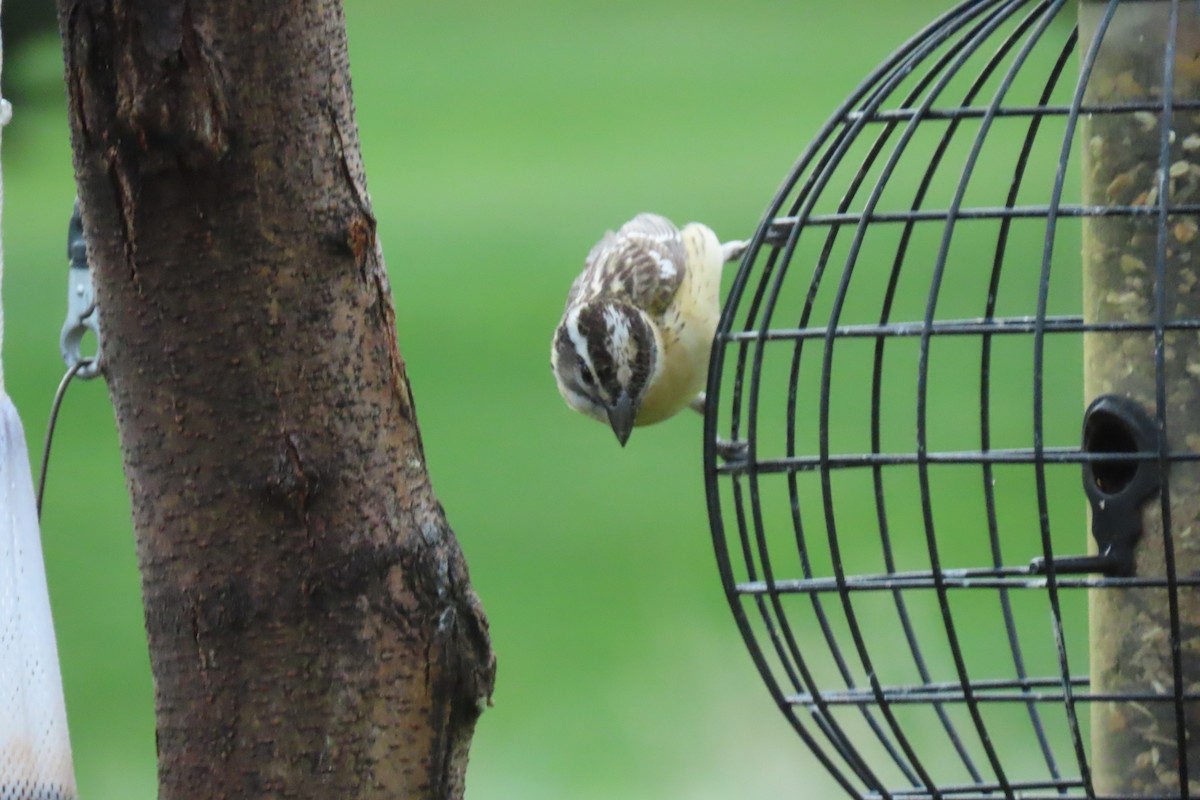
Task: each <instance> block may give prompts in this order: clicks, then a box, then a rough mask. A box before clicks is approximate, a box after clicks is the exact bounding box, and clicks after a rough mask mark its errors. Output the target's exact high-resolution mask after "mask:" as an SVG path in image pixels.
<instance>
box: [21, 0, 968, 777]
mask: <svg viewBox="0 0 1200 800" xmlns="http://www.w3.org/2000/svg"><path fill="white" fill-rule="evenodd" d="M948 6H949V2H947V1H946V0H940V1H938V2H934V1H933V0H920V1H917V0H909V1H908V2H903V3H880V2H878V0H845V1H844V2H840V3H814V2H786V3H784V2H774V1H772V0H754V1H753V2H742V3H728V2H723V0H685V1H680V2H628V1H619V2H610V1H606V2H572V3H569V4H568V3H558V2H550V0H515V1H514V2H509V3H505V4H502V5H496V6H493V5H491V4H484V3H475V2H466V3H442V4H434V3H422V4H417V3H395V2H389V1H388V0H347V9H346V13H347V17H348V24H349V36H350V54H351V63H352V70H353V81H354V89H355V101H356V105H357V110H358V121H359V125H360V129H361V136H362V146H363V151H364V156H365V159H366V164H367V171H368V176H369V187H370V191H371V198H372V201H373V203H374V208H375V213H376V215H377V217H378V220H379V232H380V235H381V237H382V241H383V244H384V249H385V253H386V256H387V261H388V265H389V269H390V272H391V275H392V283H393V288H394V292H395V301H396V306H397V317H398V321H399V322H398V324H399V329H400V341H401V347H402V350H403V352H404V355H405V357H406V359H407V362H408V367H409V375H410V377H411V379H412V383H413V387H414V391H415V393H416V398H417V404H418V410H419V415H420V422H421V426H422V430H423V432H424V439H425V442H426V445H427V455H428V459H429V466H430V470H431V472H432V475H433V480H434V484H435V487H436V489H437V492H438V495H439V497H440V498H441V499H442V501H443V502H444V504H445V506H446V508H447V510H448V513H449V518H450V520H451V522H452V524H453V526H454V528H455V530H456V531H457V533H458V536H459V539H460V541H461V543H462V546H463V548H464V549H465V551H466V554H467V557H468V560H469V563H470V566H471V571H472V577H473V580H474V583H475V586H476V587H477V589H478V591H479V594H480V595H481V597H482V599H483V602H484V605H485V608H486V609H487V612H488V614H489V616H490V619H491V624H492V633H493V637H494V644H495V649H496V652H497V655H498V658H499V676H498V682H497V687H496V695H495V707H494V708H492V709H490V710H489V711H488V712H487V713H486V714H485V715H484V717H483V718H482V720H481V722H480V725H479V728H478V733H477V736H476V739H475V745H474V748H473V751H472V756H471V767H470V772H469V774H468V794H469V796H471V797H474V798H517V797H520V798H530V799H531V800H532V799H534V798H562V797H570V798H584V799H586V798H629V799H631V800H632V799H636V798H647V799H649V798H663V797H676V798H714V799H715V798H749V797H781V796H787V797H830V796H835V795H834V794H833V793H834V792H835V791H837V790H836V789H835V787H834V786H833V784H832V782H831V781H830V779H829V778H827V777H826V776H825V775H824V773H823V772H822V771H821V770H820V768H819V767H818V766H817V763H816V761H815V759H814V758H813V757H811V756H810V755H809V754H808V753H807V751H805V750H804V748H803V746H802V744H801V742H800V741H799V739H798V737H796V736H795V734H794V733H793V732H792V731H791V729H790V728H789V727H788V725H787V724H786V723H785V721H784V720H783V718H782V716H781V715H780V714H779V713H778V712H777V711H776V710H775V708H774V706H773V704H772V703H771V701H770V699H769V697H768V695H767V692H766V690H765V689H764V688H763V686H762V684H761V681H760V679H759V677H758V675H757V673H756V672H755V670H754V668H753V666H752V663H751V661H750V658H749V657H748V656H747V654H746V651H745V648H744V646H743V644H742V642H741V639H740V637H739V635H738V633H737V631H736V629H735V627H734V625H733V623H732V619H731V615H730V613H729V610H728V608H727V606H726V604H725V600H724V597H723V594H722V590H721V587H720V584H719V581H718V578H717V572H716V568H715V565H714V558H713V553H712V544H711V539H710V534H709V528H708V520H707V515H706V510H705V501H704V494H703V482H702V475H701V465H700V446H701V439H700V420H699V419H698V418H693V417H692V416H691V415H687V416H682V417H680V418H679V419H677V420H673V421H672V422H670V424H665V425H662V426H659V427H656V428H653V429H643V430H639V431H638V432H637V433H636V434H635V435H634V436H633V438H632V440H631V442H630V444H629V446H628V447H627V448H626V449H624V450H622V449H620V448H619V447H618V446H617V445H616V442H615V441H614V440H613V437H612V434H611V432H609V431H607V430H606V429H604V428H603V427H602V426H600V425H596V424H595V423H592V422H589V421H587V420H585V419H583V418H582V417H579V416H577V415H575V414H573V413H571V412H570V411H568V410H567V409H566V408H565V406H564V405H563V404H562V402H561V400H560V399H559V397H558V394H557V392H556V391H555V388H554V384H553V381H552V379H551V376H550V373H549V370H548V367H547V361H548V345H549V339H550V334H551V332H552V330H553V328H554V325H555V324H556V322H557V320H558V316H559V314H560V312H561V307H562V302H563V298H564V297H565V293H566V289H567V287H568V286H569V284H570V281H571V280H572V278H573V277H574V275H575V273H576V272H577V271H578V269H579V268H580V267H581V265H582V260H583V256H584V255H585V254H586V252H587V250H588V248H589V247H590V246H591V245H592V243H593V242H594V241H595V240H596V239H597V238H598V237H599V236H600V235H601V234H602V233H603V232H604V230H605V229H607V228H610V227H615V226H617V225H619V224H620V223H621V222H623V221H624V220H625V219H627V218H629V217H630V216H632V215H633V214H635V213H637V212H639V211H643V210H654V211H657V212H660V213H663V214H666V215H667V216H669V217H671V218H673V219H675V220H676V221H677V222H680V223H682V222H684V221H687V220H691V219H698V220H703V221H705V222H707V223H708V224H709V225H711V226H712V227H713V228H714V229H715V230H717V232H718V233H719V234H720V235H721V236H722V237H723V238H737V237H743V236H747V235H749V233H750V232H751V231H752V229H753V226H754V225H755V224H756V222H757V220H758V218H759V216H760V215H761V213H762V212H763V210H764V209H765V207H766V205H767V203H768V201H769V200H770V198H771V196H772V195H773V193H774V192H775V190H776V188H777V186H778V185H779V183H780V182H781V181H782V179H783V178H784V176H785V175H786V173H787V171H788V170H789V168H790V167H791V164H792V163H793V161H794V160H795V158H796V157H797V156H798V154H799V153H800V151H801V150H802V148H803V147H804V145H805V144H806V142H807V141H808V140H809V138H810V137H811V136H812V135H813V134H814V133H815V132H816V130H817V129H818V127H819V126H820V124H821V123H822V122H823V121H824V119H825V118H826V117H827V116H828V115H829V113H830V112H831V111H832V109H833V108H834V107H835V106H836V105H837V104H838V103H839V102H840V101H841V100H842V99H843V98H844V97H845V95H847V94H848V93H849V92H850V91H851V90H852V89H853V88H854V86H855V85H856V84H857V83H858V81H859V80H860V79H861V78H862V77H863V76H864V75H865V74H866V73H867V72H868V70H869V69H871V68H872V67H873V66H874V65H875V64H876V63H877V62H878V61H879V60H881V59H882V58H883V57H884V56H885V55H886V54H887V53H888V52H889V51H890V50H891V49H892V48H893V47H895V46H897V45H898V44H899V43H900V42H901V41H903V40H904V39H905V38H907V37H908V36H909V35H910V34H912V33H913V32H915V31H916V30H917V29H918V28H919V27H921V26H922V25H924V24H925V23H926V22H928V21H929V20H931V19H932V18H933V16H934V15H935V14H936V13H940V12H941V11H942V10H944V9H945V8H947V7H948ZM6 55H7V58H6V64H5V83H6V85H7V86H16V87H19V90H20V91H21V93H22V94H21V96H22V97H23V98H24V100H23V102H22V103H21V104H20V105H19V106H18V107H17V108H16V110H15V119H14V122H13V123H12V125H11V126H10V127H9V128H7V129H6V132H5V139H4V178H5V199H6V203H5V208H4V247H5V263H6V267H7V269H6V270H5V276H4V280H5V282H4V299H5V301H6V302H5V311H6V318H5V322H6V326H5V333H6V338H5V348H4V356H5V367H6V375H7V378H8V388H9V391H10V393H11V394H12V395H13V397H14V399H15V401H16V402H17V404H18V407H19V408H20V409H21V411H22V413H23V416H24V419H25V423H26V429H27V435H28V437H29V441H30V444H31V450H32V451H34V452H36V451H38V450H39V449H40V442H41V439H42V436H43V434H44V431H45V423H46V414H47V409H48V406H49V402H50V398H51V395H52V393H53V391H54V387H55V385H56V382H57V380H58V378H59V377H60V375H61V373H62V369H63V368H62V365H61V363H60V361H59V358H58V351H57V338H58V330H59V326H60V325H61V321H62V314H63V309H64V283H65V257H64V236H65V231H66V221H67V215H68V213H69V211H70V206H71V200H72V197H73V194H74V189H73V184H72V173H71V165H70V153H69V147H68V141H67V126H66V120H65V113H64V97H63V88H62V85H61V61H60V59H61V54H60V51H59V47H58V42H57V38H56V37H47V38H46V39H44V40H42V41H39V42H38V43H36V44H34V45H30V46H27V47H25V48H23V49H20V50H18V51H14V52H9V53H7V54H6ZM197 368H202V365H197ZM43 537H44V541H45V549H46V559H47V569H48V572H49V579H50V589H51V595H52V600H53V605H54V612H55V616H56V622H57V628H58V637H59V648H60V653H61V656H62V663H63V672H64V679H65V684H66V694H67V701H68V708H69V713H70V722H71V732H72V741H73V745H74V749H75V763H76V768H77V772H78V779H79V786H80V794H81V796H82V797H84V798H87V800H109V799H110V798H111V799H112V800H125V799H126V798H131V797H151V796H153V794H154V788H155V764H154V728H153V718H152V710H153V709H152V695H151V684H150V675H149V669H148V662H147V655H146V649H145V641H144V634H143V630H142V618H141V605H140V596H139V585H138V576H137V572H136V567H135V563H134V555H133V541H132V536H131V533H130V525H129V509H128V500H127V496H126V494H125V488H124V483H123V478H122V475H121V471H120V457H119V453H118V450H117V441H116V435H115V431H114V426H113V420H112V413H111V409H110V406H109V404H108V399H107V395H106V393H105V391H104V387H103V386H102V384H100V383H99V382H93V383H90V384H87V385H77V386H76V387H75V388H74V389H72V391H71V393H70V394H69V396H68V398H67V402H66V405H65V408H64V410H63V416H62V421H61V424H60V428H59V431H58V439H57V445H56V449H55V453H54V458H53V464H52V468H51V473H50V481H49V490H48V493H47V499H46V514H45V518H44V523H43Z"/></svg>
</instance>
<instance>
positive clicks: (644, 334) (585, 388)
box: [550, 300, 659, 447]
mask: <svg viewBox="0 0 1200 800" xmlns="http://www.w3.org/2000/svg"><path fill="white" fill-rule="evenodd" d="M658 353H659V343H658V340H657V336H656V333H655V329H654V326H653V324H651V322H650V318H649V317H647V316H646V314H645V312H643V311H640V310H639V309H637V308H635V307H633V306H632V305H629V304H628V303H624V302H620V301H612V300H604V301H601V300H596V301H592V302H588V303H583V304H581V305H579V306H577V307H573V308H570V309H568V310H567V313H566V314H565V315H564V316H563V319H562V322H561V323H560V324H559V326H558V330H556V331H555V333H554V343H553V346H552V347H551V349H550V366H551V368H552V369H553V370H554V378H555V380H556V381H557V382H558V391H559V393H560V394H562V396H563V399H564V400H566V401H567V405H569V406H570V407H571V408H573V409H575V410H576V411H578V412H580V413H581V414H586V415H587V416H589V417H592V418H593V419H596V420H599V421H601V422H605V423H607V424H608V425H609V426H610V427H611V428H612V431H613V433H615V434H616V436H617V441H619V442H620V443H621V446H622V447H624V446H625V442H627V441H628V440H629V434H630V433H631V432H632V431H633V426H634V423H635V421H636V420H637V414H638V409H640V408H641V405H642V400H643V399H644V398H645V396H646V390H647V389H648V388H649V387H650V384H651V383H652V381H653V380H654V377H655V376H656V374H657V371H658V369H659V356H658Z"/></svg>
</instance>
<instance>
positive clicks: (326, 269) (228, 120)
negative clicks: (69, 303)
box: [58, 0, 495, 800]
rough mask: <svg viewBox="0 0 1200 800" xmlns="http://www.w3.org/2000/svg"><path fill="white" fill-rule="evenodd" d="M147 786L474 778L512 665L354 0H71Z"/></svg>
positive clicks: (80, 153) (211, 787) (78, 148)
mask: <svg viewBox="0 0 1200 800" xmlns="http://www.w3.org/2000/svg"><path fill="white" fill-rule="evenodd" d="M58 11H59V24H60V27H61V31H62V34H63V47H64V54H65V59H66V81H67V89H68V97H69V113H70V120H71V129H72V141H73V149H74V158H75V172H76V176H77V179H78V184H79V192H80V197H81V201H82V207H83V219H84V229H85V231H86V234H87V237H88V243H89V255H90V258H91V264H92V270H93V273H94V279H95V282H96V293H97V298H98V304H99V308H100V312H101V326H102V332H103V348H104V375H105V377H106V379H107V381H108V386H109V392H110V394H111V397H112V402H113V405H114V407H115V410H116V418H117V425H118V428H119V431H120V439H121V448H122V452H123V457H124V464H125V474H126V478H127V481H128V485H129V491H130V494H131V497H132V503H133V523H134V528H135V532H136V536H137V552H138V561H139V564H140V568H141V574H142V591H143V598H144V601H145V608H146V629H147V633H148V636H149V645H150V658H151V666H152V670H153V674H154V682H155V695H156V713H157V723H158V748H159V782H160V793H159V797H160V798H162V800H174V798H198V797H214V798H215V797H227V798H253V797H267V796H272V797H275V796H286V797H290V798H375V797H388V798H418V797H419V798H444V797H460V796H461V795H462V791H463V773H464V770H465V768H466V757H467V747H468V745H469V741H470V737H471V734H472V732H473V729H474V724H475V720H476V718H477V717H478V715H479V713H480V710H481V708H482V706H483V705H484V704H485V703H486V702H487V700H488V698H489V696H490V693H491V687H492V681H493V677H494V671H495V661H494V658H493V656H492V652H491V648H490V644H489V640H488V634H487V623H486V620H485V618H484V616H483V613H482V610H481V609H480V606H479V603H478V601H477V599H476V597H475V594H474V592H473V591H472V589H471V587H470V584H469V580H468V576H467V568H466V564H465V562H464V561H463V558H462V555H461V552H460V551H459V548H458V545H457V543H456V541H455V539H454V535H453V533H452V532H451V530H450V528H449V526H448V525H447V523H446V521H445V517H444V514H443V511H442V508H441V506H440V505H439V504H438V502H437V500H436V498H435V497H434V494H433V491H432V489H431V487H430V483H429V479H428V476H427V474H426V470H425V461H424V455H423V449H422V443H421V436H420V430H419V428H418V426H417V420H416V415H415V409H414V406H413V398H412V393H411V391H410V388H409V384H408V379H407V377H406V375H405V367H404V362H403V360H402V358H401V356H400V352H399V350H398V348H397V343H396V334H395V324H394V311H393V309H392V305H391V299H390V290H389V286H388V281H387V276H386V273H385V271H384V264H383V256H382V253H381V251H380V248H379V246H378V243H377V241H376V238H375V218H374V216H373V215H372V211H371V206H370V200H369V198H368V195H367V189H366V180H365V177H364V174H363V166H362V160H361V155H360V152H359V142H358V130H357V127H356V123H355V120H354V107H353V103H352V98H351V92H350V79H349V72H348V59H347V50H346V38H345V29H344V19H343V14H342V9H341V4H340V2H338V0H285V1H284V2H278V1H277V0H242V1H241V2H233V1H232V0H58Z"/></svg>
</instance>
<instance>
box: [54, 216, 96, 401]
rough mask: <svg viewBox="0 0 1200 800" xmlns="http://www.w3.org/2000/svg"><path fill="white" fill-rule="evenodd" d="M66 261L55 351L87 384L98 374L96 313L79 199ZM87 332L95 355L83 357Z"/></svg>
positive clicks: (69, 229) (71, 226)
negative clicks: (63, 313) (62, 316)
mask: <svg viewBox="0 0 1200 800" xmlns="http://www.w3.org/2000/svg"><path fill="white" fill-rule="evenodd" d="M67 258H68V259H69V262H68V266H67V319H66V322H64V323H63V328H62V335H61V336H60V337H59V350H60V352H61V353H62V359H63V362H65V363H66V365H67V368H68V369H71V370H74V374H75V376H76V377H79V378H83V379H85V380H90V379H92V378H94V377H96V376H97V375H99V374H100V356H101V350H100V310H99V309H97V308H96V295H95V291H94V289H93V287H92V272H91V270H90V269H89V267H88V257H87V240H86V239H84V236H83V219H82V218H81V217H80V214H79V198H75V210H74V211H73V212H72V213H71V223H70V225H69V226H68V228H67ZM88 331H91V332H92V334H93V335H95V337H96V354H95V355H94V356H88V357H85V356H84V355H83V354H82V353H81V351H80V345H81V344H82V342H83V337H84V336H85V335H86V334H87V332H88ZM78 365H82V366H78ZM77 366H78V369H76V367H77Z"/></svg>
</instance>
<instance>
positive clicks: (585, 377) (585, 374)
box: [579, 359, 596, 386]
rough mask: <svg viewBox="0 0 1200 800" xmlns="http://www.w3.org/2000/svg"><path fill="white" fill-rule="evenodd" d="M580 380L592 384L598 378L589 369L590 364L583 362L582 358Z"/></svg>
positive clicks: (585, 383) (586, 384) (585, 384)
mask: <svg viewBox="0 0 1200 800" xmlns="http://www.w3.org/2000/svg"><path fill="white" fill-rule="evenodd" d="M579 380H581V381H583V385H584V386H591V385H592V384H594V383H595V382H596V378H595V376H594V375H592V371H591V370H590V369H588V365H587V364H585V363H583V360H582V359H580V361H579Z"/></svg>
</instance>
